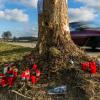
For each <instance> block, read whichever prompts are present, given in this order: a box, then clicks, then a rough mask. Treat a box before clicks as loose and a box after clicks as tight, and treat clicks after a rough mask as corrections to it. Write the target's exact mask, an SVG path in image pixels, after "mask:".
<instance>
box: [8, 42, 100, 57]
mask: <svg viewBox="0 0 100 100" xmlns="http://www.w3.org/2000/svg"><path fill="white" fill-rule="evenodd" d="M9 44H13V45H20V46H24V47H30V48H34V47H35V46H36V42H31V43H22V42H9ZM82 48H83V49H84V50H85V51H86V53H87V54H89V55H92V56H100V48H97V50H94V51H93V50H91V48H89V47H82Z"/></svg>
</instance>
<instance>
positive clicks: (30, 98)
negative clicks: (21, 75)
mask: <svg viewBox="0 0 100 100" xmlns="http://www.w3.org/2000/svg"><path fill="white" fill-rule="evenodd" d="M11 92H13V93H16V94H18V95H20V96H22V97H24V98H27V99H31V100H32V98H31V97H27V96H25V95H23V94H21V93H19V92H17V91H15V90H11Z"/></svg>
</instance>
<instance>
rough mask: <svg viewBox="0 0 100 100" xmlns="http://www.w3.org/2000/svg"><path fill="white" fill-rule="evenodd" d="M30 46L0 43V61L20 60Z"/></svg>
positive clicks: (28, 50)
mask: <svg viewBox="0 0 100 100" xmlns="http://www.w3.org/2000/svg"><path fill="white" fill-rule="evenodd" d="M30 51H32V48H29V47H23V46H18V45H12V44H7V43H0V63H4V62H10V61H15V60H21V59H22V57H23V56H24V55H26V54H28V53H29V52H30Z"/></svg>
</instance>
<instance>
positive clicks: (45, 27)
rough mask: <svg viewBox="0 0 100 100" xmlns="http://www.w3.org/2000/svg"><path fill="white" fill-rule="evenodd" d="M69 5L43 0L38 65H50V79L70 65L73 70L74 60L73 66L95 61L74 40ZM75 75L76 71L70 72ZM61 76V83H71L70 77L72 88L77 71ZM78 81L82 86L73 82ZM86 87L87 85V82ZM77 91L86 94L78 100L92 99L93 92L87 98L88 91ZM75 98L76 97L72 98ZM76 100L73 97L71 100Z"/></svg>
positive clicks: (57, 0)
mask: <svg viewBox="0 0 100 100" xmlns="http://www.w3.org/2000/svg"><path fill="white" fill-rule="evenodd" d="M66 3H67V2H66V0H44V2H43V12H42V13H41V14H39V20H38V23H39V24H38V25H39V27H38V28H39V35H38V36H39V40H38V43H37V46H36V48H37V49H36V50H37V51H38V55H39V59H40V60H39V59H38V63H39V64H42V66H44V64H47V65H45V66H49V72H48V73H50V77H52V76H54V75H55V77H54V79H55V78H57V75H58V74H59V72H60V73H61V71H62V74H63V73H64V71H63V69H66V68H67V67H68V66H69V67H70V64H69V62H70V61H71V60H74V63H75V62H78V63H80V61H81V60H93V58H91V57H89V56H87V55H86V54H85V53H84V51H82V50H80V49H79V48H78V47H77V46H76V45H75V44H74V42H73V41H72V39H71V35H70V30H69V20H68V8H67V7H66ZM74 67H76V66H74ZM72 72H73V69H72V71H70V73H72ZM66 73H67V71H66ZM60 76H61V75H58V77H59V79H60V80H61V79H63V78H64V80H68V79H67V78H69V77H70V78H69V79H70V81H71V80H72V81H71V82H72V83H69V84H70V86H71V84H74V83H73V77H71V76H76V77H77V78H78V76H77V70H75V73H74V74H73V75H70V74H69V75H67V76H68V77H67V76H66V75H65V77H64V76H62V77H63V78H62V77H60ZM59 79H58V80H59ZM74 79H76V78H74ZM55 80H56V79H55ZM75 81H76V83H79V81H77V80H74V82H75ZM83 81H84V80H83V79H82V80H81V81H80V83H81V82H83ZM65 82H66V81H65ZM66 83H67V82H66ZM82 84H83V83H82ZM84 85H86V86H87V82H86V84H84ZM91 89H92V87H91ZM91 89H90V90H88V89H87V90H86V91H89V92H88V93H90V91H91ZM78 90H80V91H81V92H80V91H79V92H78V93H77V94H76V95H79V94H80V93H82V92H84V98H85V99H84V98H81V99H79V98H80V97H79V96H78V97H79V98H78V97H77V98H76V99H77V100H89V99H90V98H91V97H92V96H93V93H91V95H90V96H89V97H88V96H87V95H88V93H87V92H86V91H85V90H82V88H78ZM72 93H75V91H74V90H72ZM76 95H75V94H74V95H73V96H76ZM86 98H87V99H86ZM76 99H75V98H74V99H72V100H76Z"/></svg>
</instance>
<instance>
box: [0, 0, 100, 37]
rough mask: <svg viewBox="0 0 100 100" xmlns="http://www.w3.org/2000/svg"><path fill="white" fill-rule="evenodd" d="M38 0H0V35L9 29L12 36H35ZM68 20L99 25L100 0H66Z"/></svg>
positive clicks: (36, 31)
mask: <svg viewBox="0 0 100 100" xmlns="http://www.w3.org/2000/svg"><path fill="white" fill-rule="evenodd" d="M37 1H38V0H0V37H1V35H2V33H3V32H5V31H11V33H12V35H13V37H14V36H16V37H21V36H37V34H38V23H37V19H38V16H37ZM68 7H69V9H68V15H69V21H70V22H79V21H84V22H89V23H91V26H93V27H100V20H99V19H100V0H68Z"/></svg>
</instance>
